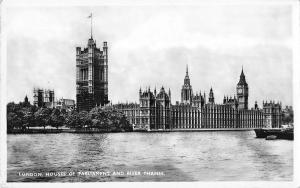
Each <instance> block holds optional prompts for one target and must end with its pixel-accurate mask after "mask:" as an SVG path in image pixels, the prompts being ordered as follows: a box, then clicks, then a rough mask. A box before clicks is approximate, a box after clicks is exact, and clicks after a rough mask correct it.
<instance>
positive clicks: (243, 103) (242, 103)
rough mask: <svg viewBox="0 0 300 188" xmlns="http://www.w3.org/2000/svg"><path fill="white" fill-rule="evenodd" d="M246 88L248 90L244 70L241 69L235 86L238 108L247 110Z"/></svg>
mask: <svg viewBox="0 0 300 188" xmlns="http://www.w3.org/2000/svg"><path fill="white" fill-rule="evenodd" d="M248 90H249V88H248V84H247V82H246V78H245V75H244V71H243V69H242V73H241V75H240V80H239V83H238V84H237V86H236V92H237V100H238V109H239V110H247V109H248V95H249V94H248Z"/></svg>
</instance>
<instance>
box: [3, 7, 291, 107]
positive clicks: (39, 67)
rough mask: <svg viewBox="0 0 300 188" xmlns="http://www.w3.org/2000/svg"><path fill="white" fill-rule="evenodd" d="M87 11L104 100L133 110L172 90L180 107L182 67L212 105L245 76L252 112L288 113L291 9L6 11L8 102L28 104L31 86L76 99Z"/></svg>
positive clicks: (230, 92)
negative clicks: (100, 55) (146, 95)
mask: <svg viewBox="0 0 300 188" xmlns="http://www.w3.org/2000/svg"><path fill="white" fill-rule="evenodd" d="M91 12H92V13H93V38H94V39H95V40H96V43H97V47H100V48H102V43H103V41H107V42H108V54H109V57H108V58H109V61H108V66H109V68H108V69H109V70H108V79H109V83H108V84H109V85H108V87H109V92H108V95H109V100H111V101H112V102H113V103H117V102H127V101H128V102H138V100H139V99H138V92H139V88H140V87H142V89H145V88H146V87H147V88H148V87H149V86H150V88H151V89H154V87H156V88H157V90H159V89H160V88H161V87H162V86H164V88H166V89H169V88H170V89H171V93H172V103H175V101H180V93H181V87H182V85H183V80H184V76H185V69H186V65H188V67H189V75H190V79H191V85H192V87H193V91H194V93H195V92H200V91H201V92H202V93H203V92H204V91H205V92H206V93H207V94H208V92H209V89H210V88H211V87H212V88H213V91H214V94H215V101H216V103H221V102H222V100H223V97H224V95H226V96H227V95H228V96H233V95H234V94H236V84H237V83H238V80H239V76H240V73H241V70H242V67H243V69H244V73H245V75H246V81H247V82H248V85H249V107H250V108H251V107H253V106H254V102H255V101H257V102H258V104H259V106H261V105H262V101H263V100H275V101H281V102H282V104H283V105H292V103H293V101H292V91H293V84H292V65H293V63H292V61H293V51H292V41H293V35H292V22H291V20H292V7H291V6H289V5H283V4H280V5H249V4H247V5H197V6H184V5H182V6H168V5H165V6H162V5H161V6H155V5H151V6H150V5H149V6H115V5H111V6H93V7H88V6H85V7H82V6H68V7H60V6H58V7H56V6H52V7H43V6H41V7H30V6H28V7H8V8H7V22H6V27H5V29H6V31H7V82H8V84H7V99H8V102H10V101H15V102H19V101H22V100H23V99H24V97H25V95H28V97H29V100H30V101H32V100H33V88H34V87H41V88H49V89H54V90H55V95H56V96H55V97H56V98H62V97H63V98H71V99H76V82H75V81H76V74H75V71H76V55H75V48H76V47H77V46H80V47H82V48H83V47H86V45H87V41H88V39H89V37H90V20H89V19H88V18H87V17H88V16H89V15H90V13H91Z"/></svg>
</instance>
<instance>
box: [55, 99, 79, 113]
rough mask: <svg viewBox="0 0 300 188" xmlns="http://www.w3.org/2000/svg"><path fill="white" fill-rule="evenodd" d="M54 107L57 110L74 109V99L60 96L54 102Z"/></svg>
mask: <svg viewBox="0 0 300 188" xmlns="http://www.w3.org/2000/svg"><path fill="white" fill-rule="evenodd" d="M56 108H57V109H59V110H66V111H72V110H74V109H75V100H73V99H64V98H61V99H59V100H58V101H57V102H56Z"/></svg>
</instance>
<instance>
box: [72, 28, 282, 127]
mask: <svg viewBox="0 0 300 188" xmlns="http://www.w3.org/2000/svg"><path fill="white" fill-rule="evenodd" d="M248 96H249V87H248V84H247V82H246V77H245V74H244V71H243V70H242V71H241V75H240V79H239V81H238V83H237V86H236V96H234V97H225V96H224V99H223V103H222V104H217V103H215V97H214V92H213V89H212V88H211V89H210V91H209V94H208V96H206V93H205V92H204V93H201V92H199V93H197V92H196V93H194V92H193V88H192V86H191V83H190V77H189V72H188V67H186V73H185V77H184V81H183V85H182V88H181V101H180V102H176V104H172V103H171V91H170V89H169V90H168V91H166V90H165V88H164V87H161V88H160V89H159V91H157V90H156V88H155V89H154V90H153V91H151V90H150V88H146V89H145V90H143V91H142V89H140V90H139V103H119V104H114V105H112V106H113V108H115V109H118V110H120V111H122V112H123V113H124V114H125V115H126V117H127V119H128V120H129V122H130V123H131V124H132V125H133V127H134V128H137V129H144V130H145V129H146V130H187V129H189V130H193V129H228V128H232V129H237V128H261V127H272V128H275V127H280V125H281V122H282V111H281V103H275V102H274V101H273V102H272V101H270V102H263V108H262V109H260V108H258V105H257V103H255V105H254V107H253V108H251V109H249V108H248ZM76 103H77V106H76V109H77V110H78V111H83V110H85V111H89V110H91V109H92V108H94V107H96V106H105V105H108V104H109V103H110V102H109V100H108V47H107V42H103V50H101V49H100V48H97V47H96V41H94V39H93V36H92V33H91V37H90V39H89V40H88V44H87V47H86V48H83V49H81V47H77V48H76Z"/></svg>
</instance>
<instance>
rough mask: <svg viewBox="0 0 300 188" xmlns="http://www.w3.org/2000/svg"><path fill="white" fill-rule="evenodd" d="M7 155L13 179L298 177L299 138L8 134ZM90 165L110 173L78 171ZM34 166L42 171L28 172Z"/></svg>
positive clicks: (240, 133) (235, 133)
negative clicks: (295, 172) (295, 152)
mask: <svg viewBox="0 0 300 188" xmlns="http://www.w3.org/2000/svg"><path fill="white" fill-rule="evenodd" d="M7 155H8V156H7V157H8V158H7V160H8V165H7V170H8V172H7V180H8V181H9V182H11V181H13V182H19V181H41V182H79V181H81V182H84V181H90V182H97V181H218V180H222V181H223V180H225V181H241V180H249V181H252V180H253V181H266V180H273V181H276V180H283V181H291V180H292V179H293V141H288V140H265V139H257V138H255V133H254V131H226V132H170V133H107V134H69V133H62V134H35V135H8V153H7ZM87 171H88V172H110V174H106V175H104V174H101V175H99V174H97V175H95V174H89V175H82V174H81V175H78V174H77V173H78V172H87ZM127 171H138V172H140V173H143V172H149V171H151V172H158V173H160V174H156V175H149V174H142V175H133V174H130V175H128V174H126V173H127ZM30 172H32V173H41V174H42V176H40V177H36V176H32V175H30V174H29V175H28V174H27V175H25V176H24V174H23V175H22V173H30ZM46 172H65V173H69V172H71V173H75V175H74V176H73V175H72V174H71V175H70V176H68V175H66V176H54V175H52V176H45V173H46ZM113 172H119V174H112V173H113ZM19 173H21V175H20V174H19ZM122 173H124V174H122ZM56 175H57V174H56Z"/></svg>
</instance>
